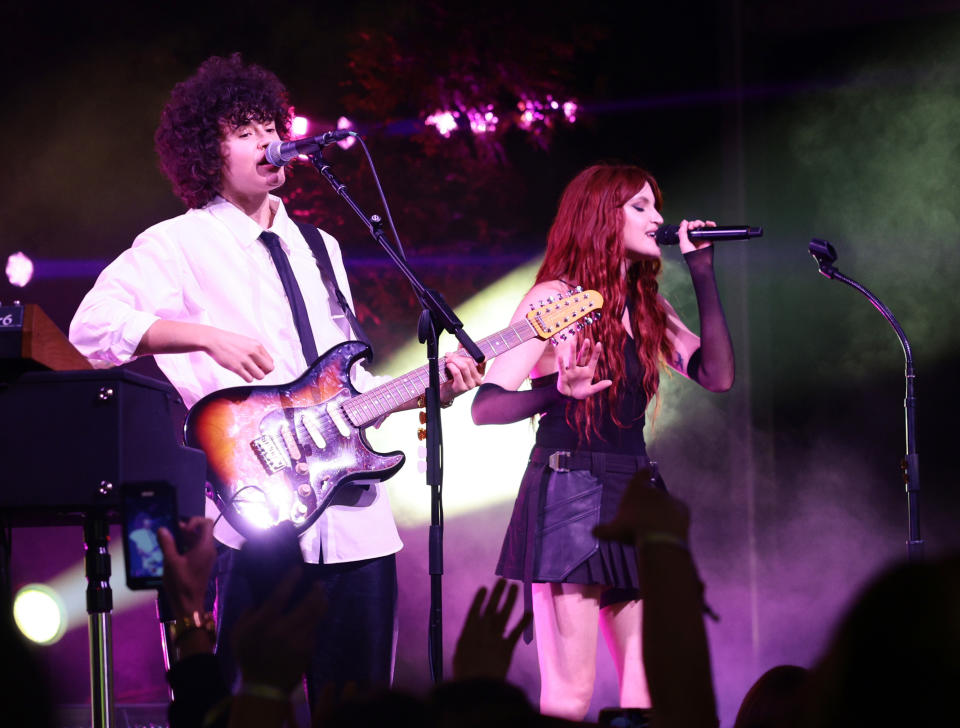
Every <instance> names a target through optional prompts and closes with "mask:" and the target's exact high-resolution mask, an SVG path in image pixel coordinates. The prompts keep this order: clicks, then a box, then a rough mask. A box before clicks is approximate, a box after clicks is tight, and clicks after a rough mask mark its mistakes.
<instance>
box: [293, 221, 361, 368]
mask: <svg viewBox="0 0 960 728" xmlns="http://www.w3.org/2000/svg"><path fill="white" fill-rule="evenodd" d="M294 222H295V223H296V224H297V227H298V228H300V232H301V233H303V238H304V240H306V241H307V245H309V246H310V250H312V251H313V257H314V260H316V261H317V267H318V268H319V269H320V273H321V278H323V283H324V285H326V287H327V291H328V292H329V293H331V294H332V295H333V297H334V298H336V299H337V303H339V304H340V308H341V309H342V310H343V315H344V316H346V317H347V323H348V324H349V325H350V328H351V329H353V333H355V334H356V335H357V338H359V339H360V340H361V341H362V342H363V343H365V344H366V345H367V346H368V347H370V359H369V360H370V361H373V345H372V344H371V343H370V339H369V338H368V337H367V335H366V334H365V333H364V332H363V327H361V326H360V322H359V321H358V320H357V317H356V315H355V314H354V313H353V309H351V308H350V304H349V303H347V297H346V296H344V295H343V291H341V290H340V286H338V285H337V276H336V275H335V274H334V272H333V263H331V262H330V253H328V252H327V245H326V243H324V241H323V236H322V235H321V234H320V231H319V230H317V229H316V228H315V227H314V226H313V225H310V224H308V223H305V222H298V221H297V220H294ZM348 336H349V334H348Z"/></svg>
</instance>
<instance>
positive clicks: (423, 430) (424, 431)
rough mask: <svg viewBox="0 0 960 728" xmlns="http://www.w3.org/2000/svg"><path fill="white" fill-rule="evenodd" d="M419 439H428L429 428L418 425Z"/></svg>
mask: <svg viewBox="0 0 960 728" xmlns="http://www.w3.org/2000/svg"><path fill="white" fill-rule="evenodd" d="M417 439H418V440H426V439H427V428H426V427H418V428H417Z"/></svg>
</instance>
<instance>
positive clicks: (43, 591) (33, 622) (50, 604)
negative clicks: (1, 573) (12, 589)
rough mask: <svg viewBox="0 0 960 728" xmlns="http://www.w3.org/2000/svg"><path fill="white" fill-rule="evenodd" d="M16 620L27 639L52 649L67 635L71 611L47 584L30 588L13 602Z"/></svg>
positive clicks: (23, 589)
mask: <svg viewBox="0 0 960 728" xmlns="http://www.w3.org/2000/svg"><path fill="white" fill-rule="evenodd" d="M13 619H14V621H15V622H16V623H17V627H18V628H19V630H20V631H21V632H22V633H23V634H24V636H25V637H26V638H27V639H29V640H32V641H33V642H36V643H38V644H41V645H52V644H53V643H54V642H56V641H58V640H59V639H60V638H61V637H63V633H64V632H65V631H66V627H67V609H66V607H65V606H64V603H63V599H61V598H60V595H59V594H57V592H55V591H54V590H53V589H51V588H50V587H48V586H47V585H46V584H27V585H26V586H25V587H23V588H22V589H20V591H18V592H17V596H16V597H14V599H13Z"/></svg>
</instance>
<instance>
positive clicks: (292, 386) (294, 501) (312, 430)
mask: <svg viewBox="0 0 960 728" xmlns="http://www.w3.org/2000/svg"><path fill="white" fill-rule="evenodd" d="M602 305H603V299H602V298H601V296H600V294H599V293H597V292H596V291H581V290H573V291H570V292H568V293H565V294H561V295H558V296H554V297H551V298H550V299H548V300H547V301H546V302H544V303H542V305H540V306H539V307H537V308H534V309H533V310H531V311H530V312H528V313H527V315H526V317H525V318H523V319H521V320H519V321H517V322H515V323H513V324H511V325H510V326H508V327H507V328H505V329H504V330H503V331H499V332H497V333H496V334H494V335H493V336H488V337H487V338H485V339H483V340H482V341H478V342H477V345H478V346H479V347H480V351H482V352H483V354H484V356H486V357H487V358H488V359H490V358H493V357H495V356H498V355H499V354H502V353H503V352H505V351H509V350H510V349H512V348H514V347H515V346H519V345H520V344H522V343H523V342H525V341H529V340H530V339H533V338H535V337H536V338H540V339H550V340H553V342H554V343H556V340H557V338H558V337H562V338H566V337H567V336H568V335H569V334H570V333H571V330H572V329H575V328H580V327H582V326H584V325H585V324H588V323H592V322H593V320H594V319H595V318H597V317H598V316H599V312H600V308H601V306H602ZM367 354H369V352H368V350H367V347H366V345H365V344H363V343H361V342H358V341H348V342H346V343H343V344H339V345H337V346H335V347H333V348H332V349H330V350H329V351H328V352H327V353H325V354H324V355H323V356H321V357H320V358H319V359H317V361H316V362H315V363H314V364H313V366H311V367H310V368H309V369H308V370H307V371H306V373H304V374H303V376H301V377H299V378H297V379H296V380H294V381H292V382H290V383H289V384H285V385H280V386H247V387H232V388H230V389H221V390H220V391H217V392H213V393H212V394H209V395H207V396H206V397H204V398H203V399H201V400H200V401H199V402H197V403H196V404H195V405H194V406H193V408H191V410H190V412H189V413H188V415H187V421H186V442H187V444H188V445H190V446H191V447H196V448H200V449H201V450H203V451H204V452H205V453H206V456H207V479H208V480H209V482H210V484H211V485H212V486H213V497H214V501H215V502H216V504H217V507H218V508H219V509H220V511H221V512H222V513H223V515H224V517H225V518H226V519H227V521H228V522H229V523H230V524H231V525H232V526H233V527H234V528H235V529H237V530H238V531H239V532H240V533H242V534H245V535H249V534H250V533H252V532H254V531H256V530H260V529H263V528H267V527H270V526H273V525H275V524H277V523H280V522H283V521H290V522H292V523H293V524H294V526H295V528H296V529H297V532H298V533H301V532H303V531H304V529H306V528H307V527H308V526H310V524H312V523H313V522H314V521H315V520H316V519H317V517H318V516H319V515H320V514H321V513H322V512H323V509H324V508H326V507H327V505H328V504H329V503H330V502H331V500H332V499H333V498H334V496H335V495H336V494H337V492H338V490H340V489H341V487H342V486H344V485H346V484H348V483H351V482H356V481H361V482H370V481H377V480H386V479H387V478H389V477H391V476H392V475H393V474H394V473H396V472H397V471H398V470H399V469H400V467H401V466H402V465H403V461H404V455H403V453H402V452H399V451H395V452H389V453H379V452H376V451H374V450H372V449H371V448H370V445H369V443H368V442H367V438H366V436H365V434H364V432H363V428H365V427H367V426H368V425H370V424H372V423H374V422H376V421H377V420H378V419H380V418H381V417H383V416H384V415H387V414H389V413H391V412H393V411H395V410H397V409H399V408H401V407H402V406H403V405H405V404H406V403H408V402H410V401H411V400H413V399H416V398H417V397H418V396H419V395H421V394H422V393H423V391H424V390H425V389H426V387H427V384H428V373H427V367H426V366H423V367H420V368H419V369H416V370H414V371H412V372H410V373H408V374H404V375H403V376H401V377H398V378H396V379H394V380H392V381H390V382H387V383H386V384H382V385H380V386H378V387H375V388H374V389H371V390H370V391H368V392H364V393H363V394H361V393H359V392H358V391H357V390H356V389H355V388H354V386H353V383H352V382H351V381H350V367H351V366H352V365H353V363H354V362H355V361H357V360H358V359H360V358H361V357H364V356H365V355H367ZM447 379H449V375H448V374H447V372H446V369H445V366H444V362H443V360H441V362H440V381H441V383H442V382H444V381H446V380H447Z"/></svg>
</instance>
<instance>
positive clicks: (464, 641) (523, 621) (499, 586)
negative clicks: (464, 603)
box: [453, 579, 533, 680]
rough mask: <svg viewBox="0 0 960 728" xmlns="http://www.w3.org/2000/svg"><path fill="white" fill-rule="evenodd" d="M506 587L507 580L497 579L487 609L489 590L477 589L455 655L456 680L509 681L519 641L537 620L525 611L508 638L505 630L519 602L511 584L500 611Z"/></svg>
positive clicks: (454, 675)
mask: <svg viewBox="0 0 960 728" xmlns="http://www.w3.org/2000/svg"><path fill="white" fill-rule="evenodd" d="M506 584H507V582H506V580H505V579H498V580H497V583H496V584H495V585H494V587H493V591H492V592H491V593H490V600H489V601H488V602H487V605H486V607H485V608H484V605H483V602H484V599H485V597H486V596H487V588H486V587H480V588H479V589H478V590H477V593H476V595H475V596H474V598H473V604H471V605H470V611H469V612H468V613H467V619H466V621H465V622H464V624H463V630H461V632H460V638H459V639H458V640H457V647H456V650H455V651H454V653H453V677H454V679H455V680H463V679H468V678H479V677H484V678H495V679H498V680H504V679H506V676H507V670H508V669H509V667H510V660H511V658H512V657H513V650H514V648H515V647H516V646H517V641H518V640H519V639H520V635H521V634H523V631H524V630H525V629H526V628H527V625H528V624H530V621H531V620H532V619H533V615H531V614H530V612H524V614H523V616H522V617H521V618H520V621H519V622H518V623H517V624H516V626H514V628H513V629H512V630H510V632H509V633H508V634H507V635H504V633H503V631H504V629H505V628H506V626H507V621H508V620H509V619H510V614H511V612H512V611H513V607H514V604H516V601H517V585H516V584H511V585H510V589H509V590H508V591H507V597H506V599H505V600H504V602H503V607H502V608H500V598H501V597H502V596H503V590H504V587H505V586H506Z"/></svg>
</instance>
